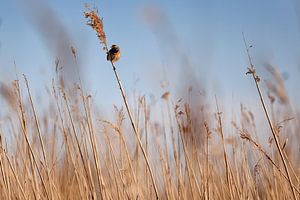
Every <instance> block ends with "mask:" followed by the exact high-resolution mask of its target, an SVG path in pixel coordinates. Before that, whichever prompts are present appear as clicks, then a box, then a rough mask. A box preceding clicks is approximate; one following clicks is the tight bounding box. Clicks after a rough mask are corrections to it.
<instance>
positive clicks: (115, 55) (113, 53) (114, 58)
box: [106, 44, 121, 62]
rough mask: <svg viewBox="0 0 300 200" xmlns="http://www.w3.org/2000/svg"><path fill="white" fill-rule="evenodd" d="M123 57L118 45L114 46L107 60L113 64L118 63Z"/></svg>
mask: <svg viewBox="0 0 300 200" xmlns="http://www.w3.org/2000/svg"><path fill="white" fill-rule="evenodd" d="M120 57H121V52H120V47H118V46H117V45H115V44H114V45H112V46H111V48H110V50H109V51H108V53H107V57H106V59H107V60H110V61H111V62H117V61H118V60H119V59H120Z"/></svg>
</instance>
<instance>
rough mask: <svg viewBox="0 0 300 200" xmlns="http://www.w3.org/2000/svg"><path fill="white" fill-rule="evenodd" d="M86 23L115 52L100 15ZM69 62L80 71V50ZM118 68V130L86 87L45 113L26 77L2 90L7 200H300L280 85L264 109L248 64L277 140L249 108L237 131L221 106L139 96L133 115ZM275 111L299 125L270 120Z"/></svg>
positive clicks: (1, 160) (0, 150)
mask: <svg viewBox="0 0 300 200" xmlns="http://www.w3.org/2000/svg"><path fill="white" fill-rule="evenodd" d="M85 16H86V17H89V18H90V19H91V21H90V22H89V25H90V26H92V28H93V29H95V30H96V31H97V36H98V38H99V40H100V42H101V43H102V44H103V45H104V47H105V48H106V52H107V51H108V48H107V38H106V35H105V33H104V30H103V21H102V20H100V18H99V17H98V15H97V12H96V11H91V12H88V13H85ZM97 23H100V24H97ZM247 50H248V49H247ZM70 53H71V54H73V57H74V59H75V63H76V58H77V56H78V55H77V54H76V50H75V49H74V48H71V51H70ZM103 58H105V56H103ZM58 62H59V61H56V64H57V65H58ZM250 62H251V59H250ZM111 65H112V69H113V72H114V75H115V77H116V80H117V84H118V85H119V86H120V92H121V95H122V97H123V100H124V105H125V108H124V110H125V111H124V110H123V108H122V107H121V108H118V107H114V108H112V110H113V112H114V116H115V118H114V120H109V118H108V117H107V118H103V116H102V117H100V115H99V113H98V112H97V108H96V107H95V105H94V104H93V101H92V99H93V97H92V96H91V95H88V94H86V91H84V90H83V88H82V83H81V81H79V83H78V85H75V89H74V90H73V92H72V93H70V92H68V91H67V90H66V88H64V85H63V84H62V83H63V81H62V80H61V79H60V78H56V79H54V80H53V84H52V92H51V93H50V94H49V95H50V96H49V97H47V98H49V99H50V104H49V107H48V110H47V112H41V109H42V108H40V107H39V104H38V103H37V102H35V100H34V98H32V94H31V92H32V91H31V90H30V82H29V81H28V80H27V79H26V77H25V76H24V77H22V79H19V78H18V76H17V77H16V80H15V81H14V82H13V83H10V84H1V86H0V94H1V98H2V99H4V100H5V101H6V104H7V109H8V110H9V111H8V112H7V113H6V116H5V117H3V119H1V127H0V199H8V200H10V199H104V200H108V199H293V198H294V199H298V198H299V194H300V182H299V179H298V176H299V167H297V166H299V161H300V160H299V156H298V151H299V149H298V148H299V142H298V141H299V133H298V130H299V123H298V122H299V117H298V116H297V115H295V114H293V113H297V110H292V106H291V105H290V103H289V100H288V96H287V95H286V94H287V93H286V92H285V91H282V90H284V87H283V82H282V81H279V82H278V83H277V82H273V83H272V87H271V85H270V83H269V85H268V87H269V89H270V92H273V93H275V94H274V96H271V95H269V97H270V102H269V103H266V102H265V101H264V100H263V99H262V97H263V91H262V90H261V89H260V87H259V78H258V76H257V74H256V72H255V70H254V66H253V65H252V63H250V65H251V66H250V67H251V68H250V71H249V73H250V74H251V75H253V79H254V82H255V85H256V86H257V89H258V93H259V98H257V100H258V101H261V102H262V109H261V110H262V113H261V115H262V116H265V117H266V119H267V120H266V124H265V126H266V127H269V128H270V131H262V130H265V129H264V128H261V127H257V126H256V121H257V116H256V115H255V114H253V112H251V111H250V110H247V109H246V107H245V106H241V113H240V116H239V120H235V121H232V124H231V127H232V129H229V128H225V127H228V124H226V125H224V122H226V121H228V120H224V115H223V114H222V109H221V106H220V105H219V103H220V104H222V102H217V103H216V106H215V107H216V108H215V109H213V108H210V107H209V106H207V105H206V104H205V103H203V102H202V101H193V102H191V101H190V98H187V99H185V98H183V99H179V100H177V99H174V97H173V96H172V94H171V93H170V92H168V91H167V90H166V91H165V92H164V93H163V94H162V96H161V99H160V100H159V102H160V104H150V103H148V102H150V100H149V99H147V98H146V97H145V96H139V97H137V98H138V99H137V102H138V103H137V104H136V105H135V107H130V106H129V103H128V100H127V98H126V96H125V93H124V90H123V88H122V85H121V82H120V78H119V76H118V74H117V71H116V67H115V66H114V63H111ZM272 72H273V75H274V76H276V80H282V79H281V78H280V77H279V76H280V75H279V74H278V73H275V71H272ZM277 84H278V85H277ZM276 85H277V86H276ZM272 88H273V89H272ZM274 88H276V89H274ZM249 92H253V93H254V91H249ZM254 94H255V93H254ZM282 95H283V96H284V98H283V96H282ZM276 100H279V101H281V104H277V101H276ZM195 102H198V103H195ZM199 102H200V103H199ZM201 102H202V103H201ZM210 106H212V107H214V105H210ZM268 106H270V108H271V113H272V114H269V112H268V111H267V109H266V108H267V107H268ZM277 106H278V107H279V106H280V107H283V108H286V109H287V110H289V111H290V112H291V115H292V117H293V119H290V118H289V119H286V118H285V115H286V113H276V114H275V112H272V110H273V109H276V107H277ZM132 110H134V112H132ZM156 110H161V115H162V117H161V118H162V120H160V121H159V122H158V120H157V115H158V114H157V113H156V114H155V111H156ZM270 115H272V117H271V116H270ZM279 119H281V120H279ZM287 122H288V123H287ZM133 134H134V137H133ZM262 134H264V135H267V136H272V137H273V138H271V139H270V140H269V141H264V140H262V139H263V138H258V137H257V135H262ZM133 138H134V139H133ZM286 138H289V141H292V142H290V143H289V142H286V141H287V140H286ZM259 141H260V142H259Z"/></svg>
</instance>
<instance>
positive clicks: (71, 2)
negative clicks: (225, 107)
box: [0, 0, 300, 107]
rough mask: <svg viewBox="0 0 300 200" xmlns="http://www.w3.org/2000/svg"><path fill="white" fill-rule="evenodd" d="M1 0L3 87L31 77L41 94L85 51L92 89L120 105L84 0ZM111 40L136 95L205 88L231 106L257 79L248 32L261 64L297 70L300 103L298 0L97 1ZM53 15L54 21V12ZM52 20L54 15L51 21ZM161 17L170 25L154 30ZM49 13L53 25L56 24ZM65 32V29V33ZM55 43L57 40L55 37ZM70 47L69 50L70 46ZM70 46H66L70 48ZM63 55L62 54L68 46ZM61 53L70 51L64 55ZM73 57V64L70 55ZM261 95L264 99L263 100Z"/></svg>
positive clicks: (290, 82)
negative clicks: (249, 70)
mask: <svg viewBox="0 0 300 200" xmlns="http://www.w3.org/2000/svg"><path fill="white" fill-rule="evenodd" d="M40 2H41V1H38V0H28V1H23V0H0V19H1V20H0V43H1V46H0V81H1V82H6V81H10V80H12V79H13V78H14V71H13V60H15V61H16V64H17V68H18V71H19V72H20V73H24V74H26V75H27V77H28V79H29V81H30V84H31V85H32V88H34V89H35V95H36V96H38V95H41V94H42V91H43V90H44V87H45V85H48V86H49V85H50V83H51V78H53V77H54V69H55V67H54V61H55V58H56V56H57V54H60V53H61V52H60V50H59V49H60V48H62V49H63V48H64V47H63V46H64V44H65V45H66V46H68V45H72V46H74V47H75V48H76V49H77V51H78V57H79V61H80V68H81V73H82V74H81V76H82V77H83V79H84V85H85V87H86V89H88V90H89V92H90V93H91V94H92V95H95V96H96V100H97V102H99V105H101V106H103V107H106V106H111V105H112V104H113V103H115V104H120V95H119V93H118V88H117V84H116V82H115V80H114V77H113V72H112V70H111V67H110V65H109V63H108V62H106V60H105V53H104V52H103V51H102V50H101V46H100V45H99V43H98V41H97V38H96V35H95V32H94V31H93V30H91V28H90V27H88V26H86V25H85V22H86V19H84V17H83V11H84V3H91V4H93V1H92V2H89V1H83V0H77V1H75V0H51V1H50V0H49V1H43V2H44V3H40ZM95 2H96V5H97V6H98V8H99V11H100V15H101V16H102V17H103V19H104V30H105V32H106V35H107V39H108V42H109V44H113V43H115V44H118V45H119V46H120V47H121V53H122V57H121V60H120V61H119V62H118V63H117V68H118V71H119V73H120V76H121V79H122V80H123V85H124V87H125V89H126V91H127V92H129V93H132V91H133V90H136V91H138V92H140V93H142V94H146V95H150V94H152V93H153V94H155V95H156V97H159V96H160V95H161V94H162V93H163V90H162V89H161V87H160V83H161V81H165V80H168V81H169V82H170V85H171V87H170V90H177V88H180V87H182V86H184V87H185V85H188V84H189V81H191V82H192V83H193V81H194V80H196V81H197V82H199V84H200V85H201V87H203V88H204V89H205V90H206V91H207V92H208V93H210V94H217V95H218V96H220V97H221V98H222V100H223V102H224V103H226V104H227V103H231V102H233V103H236V102H239V101H242V102H245V103H247V101H248V102H251V99H252V98H253V95H256V94H255V91H254V87H253V83H252V82H251V80H250V78H249V77H246V76H245V72H246V67H247V66H248V64H247V57H246V54H245V48H244V44H243V40H242V32H244V33H245V35H246V38H247V40H248V42H249V44H251V45H253V48H252V49H251V53H252V56H253V59H254V63H255V65H256V66H257V68H258V69H259V72H261V74H262V75H263V76H265V75H266V76H267V74H266V72H265V71H264V70H263V65H264V64H265V63H270V64H272V65H273V66H276V67H278V69H279V71H280V72H281V73H285V74H288V76H287V77H288V79H287V80H286V85H287V88H288V91H289V94H290V95H291V97H293V98H296V97H299V95H298V96H297V94H298V85H299V82H300V81H299V78H298V77H299V72H300V71H299V70H300V56H299V55H300V5H299V3H297V0H294V1H293V0H264V1H262V0H242V1H241V0H227V1H224V0H219V1H217V0H211V1H207V0H185V1H183V0H151V1H146V0H128V1H125V0H119V1H117V0H97V1H95ZM49 13H50V15H49ZM47 14H48V15H47ZM149 15H150V18H151V17H153V18H154V19H155V20H158V21H159V22H161V21H162V23H161V24H162V26H163V27H160V26H155V25H153V24H152V22H153V20H151V19H149ZM49 16H50V19H49ZM56 29H57V30H56ZM49 38H50V39H49ZM68 48H69V47H68ZM68 48H67V49H68ZM62 51H63V50H62ZM60 56H61V55H60ZM61 59H64V58H61ZM255 97H256V96H255Z"/></svg>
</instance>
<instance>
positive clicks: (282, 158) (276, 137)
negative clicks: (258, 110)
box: [243, 33, 297, 200]
mask: <svg viewBox="0 0 300 200" xmlns="http://www.w3.org/2000/svg"><path fill="white" fill-rule="evenodd" d="M243 39H244V44H245V48H246V51H247V56H248V60H249V63H250V68H249V71H248V72H247V73H248V74H251V75H252V78H253V80H254V82H255V86H256V89H257V92H258V95H259V98H260V102H261V104H262V107H263V111H264V113H265V115H266V118H267V121H268V124H269V127H270V129H271V132H272V135H273V138H274V140H275V144H276V147H277V150H278V152H279V155H280V158H281V161H282V163H283V166H284V170H285V172H286V174H287V177H288V179H289V185H290V189H291V191H292V194H293V199H294V200H296V199H297V197H296V193H295V189H294V187H293V184H292V179H291V176H290V172H289V169H288V166H287V163H286V160H285V157H284V154H283V151H282V149H281V145H280V141H279V138H278V136H277V134H276V132H275V130H274V127H273V125H272V122H271V118H270V115H269V113H268V110H267V107H266V104H265V101H264V98H263V96H262V92H261V89H260V86H259V76H258V75H257V74H256V71H255V67H254V65H253V63H252V59H251V56H250V53H249V47H248V46H247V43H246V39H245V36H244V33H243ZM250 47H251V46H250Z"/></svg>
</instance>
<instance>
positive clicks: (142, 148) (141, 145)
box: [105, 43, 159, 199]
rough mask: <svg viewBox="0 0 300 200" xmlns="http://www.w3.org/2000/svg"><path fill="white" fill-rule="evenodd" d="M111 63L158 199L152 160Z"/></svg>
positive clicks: (113, 67) (112, 64)
mask: <svg viewBox="0 0 300 200" xmlns="http://www.w3.org/2000/svg"><path fill="white" fill-rule="evenodd" d="M105 47H106V51H107V53H108V48H107V44H106V43H105ZM110 63H111V66H112V69H113V71H114V75H115V78H116V80H117V82H118V85H119V89H120V92H121V95H122V97H123V101H124V104H125V107H126V111H127V114H128V116H129V120H130V123H131V126H132V128H133V131H134V134H135V137H136V139H137V141H138V144H139V146H140V148H141V150H142V153H143V156H144V158H145V161H146V164H147V167H148V170H149V172H150V176H151V180H152V184H153V187H154V191H155V195H156V199H159V196H158V189H157V186H156V183H155V180H154V175H153V171H152V169H151V166H150V162H149V159H148V156H147V154H146V150H145V148H144V147H143V144H142V141H141V139H140V136H139V133H138V130H137V128H136V125H135V123H134V120H133V118H132V114H131V111H130V109H129V105H128V101H127V98H126V95H125V92H124V89H123V86H122V83H121V80H120V78H119V75H118V73H117V70H116V67H115V65H114V63H113V62H112V61H110Z"/></svg>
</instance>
